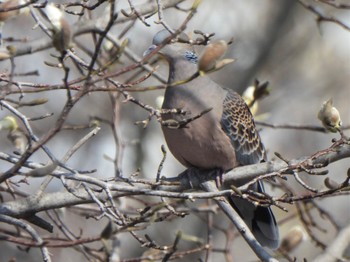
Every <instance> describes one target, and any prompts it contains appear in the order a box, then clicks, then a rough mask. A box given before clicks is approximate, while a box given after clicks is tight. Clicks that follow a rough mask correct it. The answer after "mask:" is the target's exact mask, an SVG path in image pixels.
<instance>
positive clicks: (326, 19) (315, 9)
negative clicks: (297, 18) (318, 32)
mask: <svg viewBox="0 0 350 262" xmlns="http://www.w3.org/2000/svg"><path fill="white" fill-rule="evenodd" d="M298 2H299V3H300V4H301V5H302V6H303V7H304V8H306V9H307V10H309V11H310V12H311V13H313V14H314V15H316V22H317V24H318V25H319V24H320V23H322V22H330V23H335V24H337V25H339V26H341V27H343V28H344V29H345V30H348V31H350V26H348V25H346V24H345V23H344V22H342V21H340V20H339V19H337V18H335V17H333V16H326V15H325V14H323V13H322V12H321V11H320V10H319V8H318V7H314V6H312V5H310V4H306V3H304V2H303V1H302V0H298ZM320 2H322V3H327V4H329V5H331V6H334V7H336V8H339V9H348V8H350V7H349V5H340V4H339V5H337V4H333V5H332V2H330V1H326V0H323V1H320Z"/></svg>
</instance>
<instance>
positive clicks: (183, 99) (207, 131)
mask: <svg viewBox="0 0 350 262" xmlns="http://www.w3.org/2000/svg"><path fill="white" fill-rule="evenodd" d="M170 36H171V33H170V32H168V31H167V30H166V29H164V30H161V31H159V32H158V33H157V34H156V35H155V36H154V38H153V42H152V45H151V46H150V47H149V48H148V49H147V50H146V52H145V53H144V55H147V54H149V53H150V52H152V50H154V49H155V48H156V47H157V46H159V45H161V44H164V42H166V41H169V39H170ZM180 37H181V38H184V34H181V35H180ZM187 38H188V36H187ZM182 42H183V41H177V42H176V41H172V42H170V43H168V44H166V45H165V46H164V47H163V48H161V49H160V50H159V51H158V53H159V54H160V55H161V57H163V58H165V60H166V61H167V62H168V65H169V75H168V85H167V87H166V89H165V94H164V101H163V105H162V109H181V110H182V112H185V113H184V114H185V115H184V114H176V113H170V114H168V113H167V114H163V116H162V118H163V120H164V121H166V120H169V119H171V120H175V121H179V122H181V121H182V120H183V119H184V118H185V117H193V116H196V115H199V114H201V112H203V111H205V110H208V109H211V110H210V111H209V112H207V113H205V114H203V115H202V116H201V117H199V118H197V119H195V120H193V121H190V122H189V123H187V124H186V125H185V126H184V127H183V128H169V127H167V126H164V125H162V131H163V134H164V138H165V141H166V143H167V146H168V148H169V150H170V152H171V153H172V154H173V155H174V157H175V158H176V159H177V160H178V161H179V162H180V163H181V164H182V165H184V166H185V167H187V168H197V169H199V170H219V171H220V172H222V173H223V175H224V173H225V172H228V171H229V170H232V169H234V168H235V167H238V166H244V165H250V164H255V163H259V162H262V161H265V160H266V151H265V148H264V146H263V144H262V142H261V139H260V136H259V134H258V131H257V129H256V127H255V123H254V119H253V116H252V114H251V113H250V111H249V108H248V106H247V104H246V103H245V102H244V100H243V99H242V98H241V96H240V95H239V94H238V93H236V92H234V91H233V90H231V89H227V88H223V87H221V86H220V85H218V84H217V83H216V82H214V81H213V80H212V79H210V78H209V76H208V75H206V74H205V75H202V76H199V77H196V78H194V79H193V80H191V81H188V82H187V81H184V79H185V80H186V79H192V78H193V77H192V76H193V75H195V74H197V72H198V60H199V56H198V55H197V54H196V53H195V51H194V50H193V48H192V46H191V45H189V44H188V43H182ZM208 61H209V62H211V61H210V59H208ZM202 66H203V65H202ZM176 83H180V84H179V85H177V84H176ZM252 188H253V189H254V190H255V191H257V192H264V186H263V184H262V182H261V181H259V182H257V183H256V184H254V185H253V186H252ZM228 201H229V203H230V204H231V205H232V206H233V207H234V209H235V210H236V211H237V213H238V214H239V215H240V216H241V217H242V218H243V220H244V221H245V223H246V224H247V226H248V227H249V228H250V230H251V231H252V233H253V235H254V236H255V238H256V239H257V241H259V243H260V244H261V245H262V246H266V247H269V248H271V249H276V248H277V247H278V243H279V232H278V226H277V223H276V219H275V217H274V215H273V213H272V211H271V209H270V207H262V206H255V205H254V204H252V203H251V202H249V201H247V200H244V199H239V198H234V197H229V198H228Z"/></svg>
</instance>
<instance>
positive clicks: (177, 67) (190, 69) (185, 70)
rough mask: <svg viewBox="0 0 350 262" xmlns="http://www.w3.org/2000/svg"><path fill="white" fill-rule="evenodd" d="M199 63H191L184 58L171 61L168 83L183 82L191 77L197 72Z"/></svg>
mask: <svg viewBox="0 0 350 262" xmlns="http://www.w3.org/2000/svg"><path fill="white" fill-rule="evenodd" d="M197 71H198V69H197V64H195V63H191V62H189V61H186V60H184V59H177V60H172V61H169V77H168V84H174V83H176V82H182V81H184V80H187V79H189V78H191V77H192V76H193V75H194V74H195V73H196V72H197Z"/></svg>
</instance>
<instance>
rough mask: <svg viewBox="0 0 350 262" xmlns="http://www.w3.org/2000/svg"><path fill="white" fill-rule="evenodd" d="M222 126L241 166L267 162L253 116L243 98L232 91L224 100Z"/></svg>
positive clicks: (228, 92)
mask: <svg viewBox="0 0 350 262" xmlns="http://www.w3.org/2000/svg"><path fill="white" fill-rule="evenodd" d="M221 126H222V129H223V130H224V132H225V133H226V134H227V135H228V136H229V138H230V140H231V144H232V145H233V147H234V149H235V152H236V158H237V161H238V162H239V163H240V165H250V164H255V163H259V162H261V161H263V160H265V158H266V153H265V148H264V146H263V144H262V143H261V140H260V136H259V134H258V131H257V130H256V127H255V123H254V120H253V116H252V114H251V113H250V111H249V108H248V106H247V104H246V103H245V102H244V100H243V99H242V98H241V96H240V95H239V94H237V93H236V92H234V91H232V90H227V95H226V97H225V99H224V103H223V113H222V117H221Z"/></svg>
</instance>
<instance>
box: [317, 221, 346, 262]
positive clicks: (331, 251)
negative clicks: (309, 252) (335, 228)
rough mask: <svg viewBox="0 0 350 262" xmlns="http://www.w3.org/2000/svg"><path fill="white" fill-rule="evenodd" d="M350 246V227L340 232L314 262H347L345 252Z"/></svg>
mask: <svg viewBox="0 0 350 262" xmlns="http://www.w3.org/2000/svg"><path fill="white" fill-rule="evenodd" d="M349 246H350V225H348V226H347V227H345V228H343V229H342V230H340V231H339V233H338V235H337V236H336V237H335V238H334V239H333V240H332V241H331V243H330V244H329V245H328V246H327V247H326V249H325V251H324V252H323V253H322V254H320V255H318V256H317V257H316V258H315V259H314V260H313V261H314V262H332V261H334V262H335V261H345V260H346V258H344V257H343V254H344V252H345V250H346V249H347V248H348V247H349Z"/></svg>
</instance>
